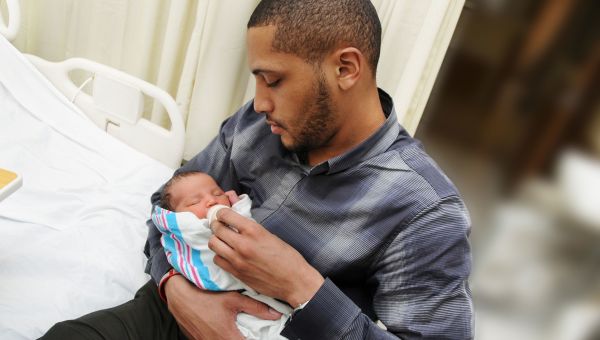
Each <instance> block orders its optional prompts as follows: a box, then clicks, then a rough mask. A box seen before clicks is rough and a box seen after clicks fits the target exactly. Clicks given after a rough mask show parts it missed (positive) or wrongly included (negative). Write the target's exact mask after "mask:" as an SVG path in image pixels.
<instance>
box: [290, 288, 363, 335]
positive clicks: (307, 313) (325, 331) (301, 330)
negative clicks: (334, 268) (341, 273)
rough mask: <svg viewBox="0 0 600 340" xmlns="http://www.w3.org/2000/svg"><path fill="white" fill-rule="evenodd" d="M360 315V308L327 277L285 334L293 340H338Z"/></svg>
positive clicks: (291, 322)
mask: <svg viewBox="0 0 600 340" xmlns="http://www.w3.org/2000/svg"><path fill="white" fill-rule="evenodd" d="M360 313H361V310H360V308H358V306H357V305H356V304H355V303H354V302H353V301H352V300H351V299H350V298H348V297H347V296H346V295H345V294H344V293H343V292H342V291H341V290H340V289H339V288H338V287H337V286H336V285H335V284H334V283H333V282H332V281H331V280H330V279H329V278H327V279H325V282H324V283H323V285H322V286H321V288H319V290H318V291H317V293H316V294H315V296H313V298H312V299H311V300H310V302H309V303H308V304H307V305H306V307H304V308H303V309H302V311H300V312H299V313H298V314H297V315H296V316H294V318H293V319H292V320H291V321H290V323H289V324H287V326H286V327H285V328H284V329H283V331H282V332H281V335H283V336H285V337H287V338H289V339H337V338H340V337H341V336H343V335H344V334H345V333H346V332H347V331H348V329H349V328H350V325H351V324H352V322H353V321H354V320H355V319H356V318H357V317H358V315H359V314H360Z"/></svg>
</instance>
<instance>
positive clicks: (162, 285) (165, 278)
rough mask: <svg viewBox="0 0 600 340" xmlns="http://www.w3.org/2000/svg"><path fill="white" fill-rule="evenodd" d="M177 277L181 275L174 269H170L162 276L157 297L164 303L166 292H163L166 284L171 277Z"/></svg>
mask: <svg viewBox="0 0 600 340" xmlns="http://www.w3.org/2000/svg"><path fill="white" fill-rule="evenodd" d="M177 275H181V274H180V273H179V272H177V271H176V270H175V269H173V268H171V269H170V270H169V271H168V272H167V273H166V274H165V275H163V277H162V278H161V279H160V282H159V283H158V295H159V296H160V298H161V299H162V300H163V301H164V302H165V303H166V302H167V295H166V291H165V288H166V286H167V282H168V281H169V280H170V279H171V278H172V277H173V276H177Z"/></svg>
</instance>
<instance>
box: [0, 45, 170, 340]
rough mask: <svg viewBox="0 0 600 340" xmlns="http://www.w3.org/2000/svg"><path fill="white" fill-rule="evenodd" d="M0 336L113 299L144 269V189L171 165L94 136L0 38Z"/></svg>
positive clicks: (131, 287) (17, 334)
mask: <svg viewBox="0 0 600 340" xmlns="http://www.w3.org/2000/svg"><path fill="white" fill-rule="evenodd" d="M0 168H6V169H9V170H11V171H14V172H17V173H19V174H21V175H22V176H23V187H22V188H20V189H19V190H17V191H16V192H15V193H14V194H12V195H11V196H9V197H8V198H6V199H5V200H4V201H0V339H32V338H37V337H39V336H40V335H41V334H43V333H44V332H45V331H46V330H47V329H48V328H49V327H50V326H52V325H53V324H54V323H55V322H57V321H61V320H64V319H69V318H75V317H78V316H81V315H83V314H85V313H88V312H90V311H94V310H97V309H101V308H105V307H110V306H114V305H117V304H119V303H121V302H123V301H126V300H128V299H130V298H131V297H133V294H134V293H135V291H136V290H137V288H139V287H140V286H141V285H142V284H143V283H144V282H146V281H147V280H148V279H149V277H148V276H147V275H145V274H144V265H145V257H144V255H143V253H142V249H143V245H144V241H145V238H146V234H147V230H146V225H145V220H146V219H147V217H148V215H149V212H150V203H149V197H150V195H151V193H152V192H153V191H154V190H155V189H156V188H158V186H160V185H161V184H162V183H163V182H165V181H166V180H167V179H168V178H169V177H170V175H171V173H172V170H171V169H169V168H167V167H166V166H164V165H162V164H161V163H159V162H157V161H155V160H153V159H151V158H149V157H147V156H145V155H143V154H141V153H139V152H137V151H135V150H133V149H131V148H129V147H128V146H126V145H124V144H123V143H121V142H119V141H118V140H116V139H114V138H112V137H110V136H108V135H106V134H104V132H103V131H101V130H99V129H97V128H96V127H95V126H94V125H93V124H92V123H91V122H90V121H88V120H87V119H86V118H85V117H83V115H82V113H80V112H79V111H78V110H77V109H76V108H75V107H74V106H73V105H72V104H71V103H70V102H68V101H67V100H66V99H65V98H64V97H62V96H61V95H60V94H59V93H58V92H57V91H56V90H55V89H54V88H53V87H52V85H50V83H49V82H48V81H47V80H46V79H44V78H43V77H42V76H41V75H40V74H39V73H38V72H37V70H35V69H34V68H33V66H32V65H31V64H29V62H28V61H27V60H26V58H25V57H24V56H23V55H21V54H20V53H19V52H18V51H17V50H16V49H14V48H13V46H12V45H10V43H9V42H7V41H6V40H5V39H4V38H2V37H1V36H0Z"/></svg>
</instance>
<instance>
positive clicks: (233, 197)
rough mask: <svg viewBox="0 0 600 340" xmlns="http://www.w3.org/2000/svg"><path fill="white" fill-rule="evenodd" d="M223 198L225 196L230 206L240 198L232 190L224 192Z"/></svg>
mask: <svg viewBox="0 0 600 340" xmlns="http://www.w3.org/2000/svg"><path fill="white" fill-rule="evenodd" d="M225 196H227V198H229V203H230V204H231V205H234V204H236V203H237V202H239V200H240V197H239V196H238V195H237V194H236V193H235V191H233V190H229V191H226V192H225Z"/></svg>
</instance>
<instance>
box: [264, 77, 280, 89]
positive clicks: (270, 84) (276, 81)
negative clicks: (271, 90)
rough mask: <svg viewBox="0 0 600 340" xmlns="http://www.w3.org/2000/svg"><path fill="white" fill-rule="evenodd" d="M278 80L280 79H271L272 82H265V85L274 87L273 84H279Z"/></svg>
mask: <svg viewBox="0 0 600 340" xmlns="http://www.w3.org/2000/svg"><path fill="white" fill-rule="evenodd" d="M280 81H281V79H277V80H275V81H272V82H270V83H269V82H267V87H275V86H277V85H279V82H280Z"/></svg>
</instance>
